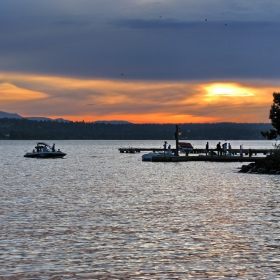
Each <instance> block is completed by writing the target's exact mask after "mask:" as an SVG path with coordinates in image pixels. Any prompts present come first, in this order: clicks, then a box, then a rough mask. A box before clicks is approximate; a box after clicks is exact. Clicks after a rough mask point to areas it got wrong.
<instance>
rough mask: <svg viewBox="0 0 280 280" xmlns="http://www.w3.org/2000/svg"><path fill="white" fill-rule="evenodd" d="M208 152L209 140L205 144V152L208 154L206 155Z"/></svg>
mask: <svg viewBox="0 0 280 280" xmlns="http://www.w3.org/2000/svg"><path fill="white" fill-rule="evenodd" d="M208 152H209V143H208V142H207V143H206V146H205V154H206V156H207V155H208Z"/></svg>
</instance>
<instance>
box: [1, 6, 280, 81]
mask: <svg viewBox="0 0 280 280" xmlns="http://www.w3.org/2000/svg"><path fill="white" fill-rule="evenodd" d="M216 2H217V3H222V2H220V1H216ZM29 3H33V4H34V7H33V8H32V9H31V11H32V12H28V11H27V10H28V9H27V8H25V7H24V5H22V4H20V5H19V7H20V9H22V12H21V11H20V10H19V9H18V8H17V7H16V5H12V4H9V7H7V6H4V5H3V4H2V8H3V9H2V11H0V34H1V40H0V61H1V64H0V67H1V69H0V70H1V71H8V72H26V73H41V74H48V75H59V76H72V77H87V78H110V79H123V78H125V79H127V80H141V79H144V80H204V79H229V78H230V79H239V78H263V79H267V78H278V77H279V70H280V66H279V65H280V61H279V60H280V58H279V55H278V53H279V50H278V46H279V45H280V36H279V30H280V24H279V22H276V21H268V20H263V19H262V20H257V19H255V20H254V21H252V19H250V20H247V21H245V20H244V18H245V15H246V13H248V10H249V9H248V7H247V6H246V7H243V8H242V6H240V5H237V4H235V5H230V8H231V9H230V12H229V14H230V15H231V14H236V15H239V14H240V15H242V21H239V20H237V19H228V20H225V18H226V13H225V11H223V13H222V14H223V19H221V18H219V19H215V18H214V19H213V17H214V16H216V14H212V17H211V16H210V14H206V13H205V15H204V14H200V15H199V12H197V16H198V15H199V16H200V18H197V19H196V20H194V19H191V20H190V19H188V17H186V19H182V16H181V17H179V16H178V18H176V15H175V13H174V12H173V14H172V16H171V15H164V16H162V17H159V15H160V14H161V13H157V12H156V10H154V11H153V13H149V14H148V15H146V14H144V13H143V11H144V9H143V7H142V10H141V12H142V14H141V15H142V18H141V17H140V15H137V17H133V16H131V15H130V16H128V14H126V15H123V14H120V12H119V11H118V10H117V11H116V15H115V14H114V13H113V10H114V9H113V8H114V7H117V6H115V4H114V2H110V3H111V5H112V6H110V12H108V13H106V11H105V10H104V9H103V8H102V9H101V8H100V6H101V5H102V4H101V2H100V1H98V2H96V3H98V4H92V3H91V2H90V1H86V3H85V4H86V5H87V6H88V7H89V11H88V13H87V11H85V10H84V11H83V12H82V11H81V9H82V8H81V7H79V6H78V3H76V2H75V1H74V2H71V5H72V7H71V6H70V7H71V9H70V8H69V9H70V11H68V12H64V11H63V9H62V7H63V5H66V2H63V3H64V4H56V3H55V2H54V1H51V4H49V5H48V4H47V2H43V3H44V5H43V4H36V3H35V2H34V1H29ZM178 3H179V4H177V5H178V7H180V8H181V10H182V7H183V6H184V5H185V4H184V2H183V1H178ZM122 4H123V5H128V3H127V2H122ZM150 4H151V3H150ZM160 4H161V5H163V4H162V3H160ZM94 5H98V6H94ZM130 5H131V4H130ZM139 5H140V4H139ZM143 5H144V4H143ZM165 5H167V4H166V3H165ZM156 6H157V5H153V6H151V5H150V6H149V7H153V9H156V8H155V7H156ZM65 7H68V6H65ZM93 7H95V8H96V9H97V8H100V11H102V13H100V14H98V11H99V10H98V9H97V10H94V9H92V10H91V9H90V8H93ZM163 7H164V8H167V7H166V6H163ZM208 7H209V5H208ZM5 8H6V9H5ZM175 8H176V7H173V10H175ZM194 8H196V11H199V10H198V8H199V5H198V4H193V9H194ZM76 10H77V11H78V12H76ZM181 10H178V11H177V13H178V14H179V12H181ZM213 10H214V9H212V11H213ZM8 11H9V12H11V14H10V15H9V14H7V12H8ZM131 11H132V10H131ZM166 11H167V10H166ZM242 11H243V13H242ZM36 12H37V13H38V14H36ZM133 12H134V13H136V12H135V11H134V10H133ZM245 12H246V13H245ZM216 13H217V12H216ZM15 15H16V16H15ZM95 15H96V16H95ZM216 17H217V16H216ZM236 17H237V16H236ZM205 18H207V21H205ZM225 24H227V25H225ZM121 73H122V74H124V75H121Z"/></svg>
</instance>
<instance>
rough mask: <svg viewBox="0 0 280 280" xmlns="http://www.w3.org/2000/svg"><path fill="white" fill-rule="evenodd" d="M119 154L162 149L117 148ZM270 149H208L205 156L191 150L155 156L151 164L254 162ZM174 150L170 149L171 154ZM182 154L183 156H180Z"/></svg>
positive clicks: (201, 150) (200, 150)
mask: <svg viewBox="0 0 280 280" xmlns="http://www.w3.org/2000/svg"><path fill="white" fill-rule="evenodd" d="M119 151H120V153H141V152H154V153H155V152H163V151H164V149H163V148H139V147H138V148H133V147H129V148H119ZM271 151H272V150H271V149H243V150H242V151H241V150H240V149H231V151H230V154H229V151H227V154H226V155H220V156H218V155H217V150H216V149H209V151H208V154H207V155H206V153H205V149H202V148H201V149H199V148H198V149H193V150H192V151H181V155H179V156H168V155H163V156H159V155H158V156H156V157H153V158H152V161H153V162H184V161H212V162H256V161H258V160H260V159H263V158H264V157H265V156H266V155H268V154H270V153H271ZM174 152H175V149H172V153H174ZM182 154H183V155H182Z"/></svg>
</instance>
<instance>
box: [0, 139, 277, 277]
mask: <svg viewBox="0 0 280 280" xmlns="http://www.w3.org/2000/svg"><path fill="white" fill-rule="evenodd" d="M168 142H170V144H172V147H174V145H175V141H168ZM190 142H191V143H192V144H193V145H194V147H195V148H201V147H204V146H205V143H206V141H190ZM209 142H210V148H214V146H215V145H216V143H217V141H209ZM52 143H53V142H52V141H51V142H50V144H52ZM55 143H56V148H60V149H61V150H62V151H63V152H66V153H67V156H66V157H65V158H64V159H28V158H24V157H23V155H24V154H25V153H26V152H28V151H32V149H33V148H34V146H35V144H36V143H35V142H33V141H0V158H1V161H0V178H1V179H0V180H1V181H0V193H1V195H0V201H1V208H0V227H1V228H0V232H1V235H0V279H52V280H58V279H209V278H210V279H221V278H223V279H280V254H279V253H280V176H279V175H257V174H243V173H238V167H241V165H242V163H238V162H235V163H215V162H178V163H155V162H142V160H141V155H142V154H143V153H141V154H121V153H119V151H118V148H120V147H129V146H131V147H162V145H163V141H55ZM272 143H273V142H271V141H232V142H231V144H232V148H237V147H239V145H240V144H243V145H244V148H257V147H262V148H271V147H272V146H271V145H272Z"/></svg>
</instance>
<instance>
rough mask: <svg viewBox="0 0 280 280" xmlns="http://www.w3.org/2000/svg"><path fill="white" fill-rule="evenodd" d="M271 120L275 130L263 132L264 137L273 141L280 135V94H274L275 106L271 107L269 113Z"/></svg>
mask: <svg viewBox="0 0 280 280" xmlns="http://www.w3.org/2000/svg"><path fill="white" fill-rule="evenodd" d="M269 118H270V119H271V124H272V126H273V127H274V128H275V129H270V130H269V131H265V132H262V135H263V137H265V138H267V139H268V140H272V139H276V138H277V137H278V136H279V135H280V93H278V92H274V93H273V104H272V105H271V108H270V111H269Z"/></svg>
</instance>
